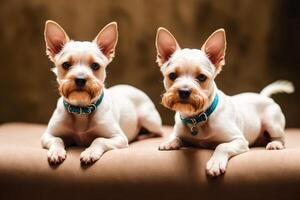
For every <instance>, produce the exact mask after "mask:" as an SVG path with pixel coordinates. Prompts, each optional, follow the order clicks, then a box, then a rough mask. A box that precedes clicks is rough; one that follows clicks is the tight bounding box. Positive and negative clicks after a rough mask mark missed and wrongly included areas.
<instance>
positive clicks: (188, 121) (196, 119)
mask: <svg viewBox="0 0 300 200" xmlns="http://www.w3.org/2000/svg"><path fill="white" fill-rule="evenodd" d="M218 103H219V95H218V93H216V96H215V98H214V100H213V102H212V103H211V105H210V106H209V107H208V108H207V110H206V111H204V112H201V113H200V114H198V115H195V116H193V117H186V118H184V117H182V116H180V119H181V121H182V123H184V124H185V125H191V134H192V135H197V134H198V131H197V130H196V125H197V124H198V123H200V122H205V121H207V119H208V117H209V116H210V115H211V113H213V111H214V110H215V109H216V107H217V105H218Z"/></svg>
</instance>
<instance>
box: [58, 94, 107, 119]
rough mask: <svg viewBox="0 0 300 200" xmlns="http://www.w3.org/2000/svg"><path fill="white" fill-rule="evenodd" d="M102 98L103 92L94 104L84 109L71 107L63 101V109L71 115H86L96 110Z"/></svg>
mask: <svg viewBox="0 0 300 200" xmlns="http://www.w3.org/2000/svg"><path fill="white" fill-rule="evenodd" d="M103 97H104V92H102V94H101V95H100V97H99V99H98V100H97V101H96V102H95V103H92V104H91V105H89V106H86V107H79V106H73V105H71V104H69V103H68V102H66V101H65V100H64V106H65V109H66V110H67V111H68V112H69V113H71V114H77V115H88V114H91V113H92V112H94V111H95V110H96V108H97V107H98V106H99V105H100V103H101V102H102V100H103Z"/></svg>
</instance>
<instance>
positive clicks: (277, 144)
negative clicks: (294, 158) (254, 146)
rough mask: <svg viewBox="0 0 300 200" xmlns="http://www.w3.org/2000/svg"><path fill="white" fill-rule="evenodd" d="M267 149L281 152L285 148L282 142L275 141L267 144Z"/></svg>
mask: <svg viewBox="0 0 300 200" xmlns="http://www.w3.org/2000/svg"><path fill="white" fill-rule="evenodd" d="M266 149H267V150H281V149H284V146H283V144H282V142H280V141H276V140H274V141H272V142H269V143H268V144H267V146H266Z"/></svg>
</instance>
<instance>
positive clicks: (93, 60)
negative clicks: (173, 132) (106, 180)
mask: <svg viewBox="0 0 300 200" xmlns="http://www.w3.org/2000/svg"><path fill="white" fill-rule="evenodd" d="M117 40H118V31H117V23H115V22H112V23H110V24H108V25H106V26H105V27H104V28H103V29H102V30H101V31H100V32H99V34H98V35H97V36H96V37H95V39H94V40H93V41H92V42H87V41H83V42H81V41H73V40H70V39H69V36H68V35H67V34H66V32H65V31H64V30H63V28H62V27H61V26H59V25H58V24H57V23H55V22H53V21H47V22H46V26H45V41H46V47H47V49H46V50H47V55H48V56H49V58H50V60H51V61H52V62H53V63H54V64H55V67H54V68H53V69H52V70H53V72H54V73H55V74H56V76H57V82H58V90H59V93H60V95H61V97H60V98H59V100H58V102H57V106H56V109H55V111H54V113H53V115H52V117H51V119H50V121H49V123H48V126H47V129H46V131H45V132H44V134H43V136H42V139H41V140H42V141H41V142H42V146H43V147H44V148H46V149H48V152H47V157H48V161H49V163H50V164H59V163H61V162H63V161H64V160H65V159H66V156H67V153H66V150H65V148H66V147H67V146H69V145H78V146H85V147H86V149H85V150H84V151H83V152H82V153H81V154H80V161H81V163H82V164H90V163H93V162H95V161H97V160H98V159H100V157H101V156H102V155H103V154H104V153H105V152H107V151H109V150H113V149H119V148H125V147H128V143H129V142H130V141H132V140H134V139H136V138H137V135H138V132H139V130H140V128H141V127H144V128H145V129H147V130H148V131H150V132H152V133H154V134H157V135H160V134H161V118H160V116H159V113H158V112H157V110H156V108H155V106H154V104H153V103H152V101H151V99H150V98H149V97H148V96H147V95H146V94H145V93H144V92H142V91H141V90H138V89H137V88H134V87H132V86H129V85H117V86H113V87H111V88H109V89H106V88H105V84H104V82H105V79H106V67H107V66H108V64H109V63H110V62H111V61H112V59H113V57H114V53H115V47H116V44H117ZM152 135H153V134H152Z"/></svg>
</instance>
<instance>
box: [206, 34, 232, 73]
mask: <svg viewBox="0 0 300 200" xmlns="http://www.w3.org/2000/svg"><path fill="white" fill-rule="evenodd" d="M201 50H202V51H204V52H205V53H206V55H207V56H208V57H209V59H210V61H211V62H212V63H213V64H214V65H215V67H216V69H217V72H220V71H221V69H222V66H223V65H225V51H226V35H225V30H224V29H218V30H216V31H215V32H213V33H212V34H211V35H210V36H209V38H208V39H207V40H206V41H205V43H204V44H203V46H202V48H201Z"/></svg>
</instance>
